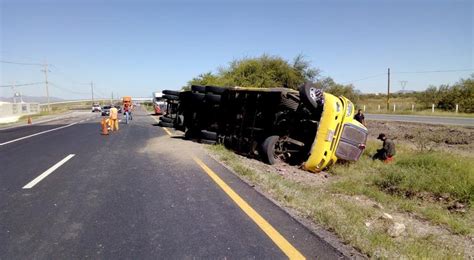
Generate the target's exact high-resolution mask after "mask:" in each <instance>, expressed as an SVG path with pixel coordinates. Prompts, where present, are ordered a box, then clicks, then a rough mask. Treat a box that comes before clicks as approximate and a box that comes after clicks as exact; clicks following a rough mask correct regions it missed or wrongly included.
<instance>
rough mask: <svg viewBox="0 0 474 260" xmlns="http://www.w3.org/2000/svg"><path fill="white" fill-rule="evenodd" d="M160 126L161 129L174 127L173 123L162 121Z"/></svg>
mask: <svg viewBox="0 0 474 260" xmlns="http://www.w3.org/2000/svg"><path fill="white" fill-rule="evenodd" d="M158 125H159V126H161V127H173V123H168V122H162V121H160V122H159V123H158Z"/></svg>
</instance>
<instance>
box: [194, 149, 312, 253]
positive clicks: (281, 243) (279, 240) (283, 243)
mask: <svg viewBox="0 0 474 260" xmlns="http://www.w3.org/2000/svg"><path fill="white" fill-rule="evenodd" d="M193 160H194V161H195V162H196V163H197V164H198V165H199V166H200V167H201V168H202V169H203V170H204V172H206V173H207V175H209V177H210V178H211V179H212V180H213V181H214V182H215V183H216V184H217V185H218V186H219V187H220V188H221V189H222V190H223V191H224V192H225V193H226V194H227V195H228V196H229V197H230V198H231V199H232V200H233V201H234V202H235V203H236V204H237V205H238V206H239V207H240V209H242V211H244V212H245V214H247V216H249V217H250V218H251V219H252V220H253V222H255V224H257V225H258V226H259V227H260V228H261V229H262V231H263V232H265V234H267V236H268V237H269V238H270V239H271V240H272V241H273V242H274V243H275V244H276V245H277V246H278V247H279V248H280V249H281V251H283V253H285V254H286V255H287V256H288V257H289V258H290V259H305V257H304V256H303V255H302V254H301V253H300V252H299V251H298V250H297V249H296V248H295V247H294V246H293V245H291V244H290V242H288V241H287V240H286V239H285V238H284V237H283V236H282V235H281V234H280V233H279V232H278V231H277V230H276V229H275V228H273V227H272V225H270V223H268V222H267V221H266V220H265V219H264V218H263V217H262V216H260V214H258V212H257V211H255V210H254V209H253V208H252V207H251V206H250V205H249V204H248V203H247V202H246V201H245V200H244V199H242V197H240V196H239V194H237V193H236V192H235V191H234V190H232V188H231V187H230V186H229V185H227V184H226V183H225V182H224V181H223V180H222V179H221V178H220V177H219V176H218V175H217V174H216V173H215V172H213V171H212V170H211V169H210V168H209V167H207V165H206V164H204V163H203V162H202V161H201V160H199V159H198V158H196V157H194V156H193Z"/></svg>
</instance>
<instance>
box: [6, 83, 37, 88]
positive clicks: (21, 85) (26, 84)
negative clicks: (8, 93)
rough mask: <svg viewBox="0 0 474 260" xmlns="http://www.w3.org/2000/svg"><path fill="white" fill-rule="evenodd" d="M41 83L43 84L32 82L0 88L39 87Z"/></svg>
mask: <svg viewBox="0 0 474 260" xmlns="http://www.w3.org/2000/svg"><path fill="white" fill-rule="evenodd" d="M43 83H44V82H33V83H25V84H14V85H1V86H0V88H11V87H23V86H32V85H40V84H43Z"/></svg>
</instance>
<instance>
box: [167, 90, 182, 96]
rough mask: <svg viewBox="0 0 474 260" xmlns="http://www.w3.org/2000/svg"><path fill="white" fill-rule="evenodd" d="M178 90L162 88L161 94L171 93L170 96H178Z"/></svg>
mask: <svg viewBox="0 0 474 260" xmlns="http://www.w3.org/2000/svg"><path fill="white" fill-rule="evenodd" d="M179 93H181V92H180V91H175V90H163V94H166V95H172V96H179Z"/></svg>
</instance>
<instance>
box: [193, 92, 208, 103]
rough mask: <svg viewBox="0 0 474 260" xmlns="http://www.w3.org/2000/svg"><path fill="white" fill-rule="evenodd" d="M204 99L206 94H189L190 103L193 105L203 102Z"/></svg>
mask: <svg viewBox="0 0 474 260" xmlns="http://www.w3.org/2000/svg"><path fill="white" fill-rule="evenodd" d="M204 97H206V94H202V93H191V101H192V102H193V103H198V102H202V101H203V100H204Z"/></svg>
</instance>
